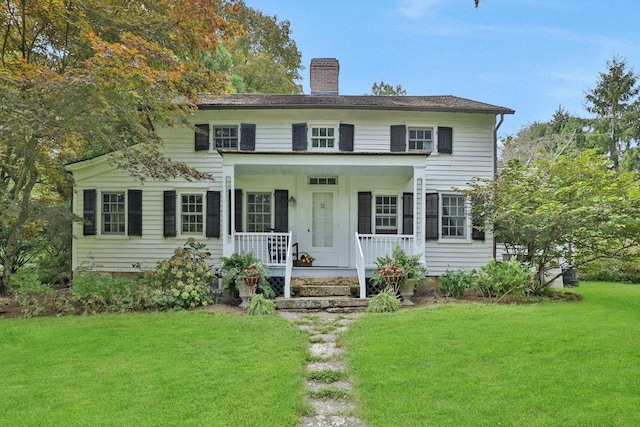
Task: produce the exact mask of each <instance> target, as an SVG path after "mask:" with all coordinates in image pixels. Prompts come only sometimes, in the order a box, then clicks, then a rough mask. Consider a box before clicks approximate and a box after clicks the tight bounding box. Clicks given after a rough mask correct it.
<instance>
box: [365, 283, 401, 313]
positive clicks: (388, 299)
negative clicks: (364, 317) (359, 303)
mask: <svg viewBox="0 0 640 427" xmlns="http://www.w3.org/2000/svg"><path fill="white" fill-rule="evenodd" d="M400 306H401V304H400V300H399V299H398V297H396V295H395V293H394V292H393V290H391V289H385V290H384V291H382V292H380V293H379V294H377V295H375V296H374V297H373V298H371V299H370V300H369V305H368V306H367V312H369V313H391V312H394V311H398V310H400Z"/></svg>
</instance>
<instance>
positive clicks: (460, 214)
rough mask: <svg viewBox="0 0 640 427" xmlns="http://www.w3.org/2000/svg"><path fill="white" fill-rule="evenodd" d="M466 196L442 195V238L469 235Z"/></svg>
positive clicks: (457, 237) (459, 237)
mask: <svg viewBox="0 0 640 427" xmlns="http://www.w3.org/2000/svg"><path fill="white" fill-rule="evenodd" d="M465 204H466V197H465V196H459V195H447V194H444V195H442V223H441V224H442V238H445V239H447V238H448V239H451V238H454V239H464V238H466V237H467V214H466V211H465Z"/></svg>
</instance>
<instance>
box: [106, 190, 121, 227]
mask: <svg viewBox="0 0 640 427" xmlns="http://www.w3.org/2000/svg"><path fill="white" fill-rule="evenodd" d="M124 200H125V199H124V192H113V193H102V233H104V234H124V230H125V205H124Z"/></svg>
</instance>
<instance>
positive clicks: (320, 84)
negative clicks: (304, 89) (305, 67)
mask: <svg viewBox="0 0 640 427" xmlns="http://www.w3.org/2000/svg"><path fill="white" fill-rule="evenodd" d="M339 73H340V64H339V63H338V60H337V59H336V58H313V59H312V60H311V95H338V74H339Z"/></svg>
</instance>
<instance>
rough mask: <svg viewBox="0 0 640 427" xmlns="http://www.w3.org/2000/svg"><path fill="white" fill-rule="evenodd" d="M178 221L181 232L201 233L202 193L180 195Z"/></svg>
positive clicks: (202, 219) (202, 226)
mask: <svg viewBox="0 0 640 427" xmlns="http://www.w3.org/2000/svg"><path fill="white" fill-rule="evenodd" d="M180 223H181V228H180V229H181V230H182V233H185V234H202V232H203V231H204V203H203V197H202V194H200V193H197V194H187V193H185V194H182V195H181V196H180Z"/></svg>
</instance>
